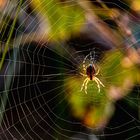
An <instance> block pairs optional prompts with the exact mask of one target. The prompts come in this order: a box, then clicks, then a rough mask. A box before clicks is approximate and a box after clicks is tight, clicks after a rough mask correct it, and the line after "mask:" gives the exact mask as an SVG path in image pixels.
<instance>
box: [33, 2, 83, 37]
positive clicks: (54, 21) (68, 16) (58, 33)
mask: <svg viewBox="0 0 140 140" xmlns="http://www.w3.org/2000/svg"><path fill="white" fill-rule="evenodd" d="M32 5H33V7H34V10H36V11H37V13H41V15H42V17H43V18H44V19H46V22H48V28H49V29H50V30H49V33H48V36H49V37H48V40H57V39H67V38H69V37H70V36H71V35H72V34H75V33H78V32H79V31H80V29H81V26H83V24H84V20H85V18H84V12H83V10H82V9H81V7H80V6H79V5H78V4H77V2H76V1H69V2H64V3H60V2H59V1H58V0H51V1H50V0H33V1H32ZM47 30H48V29H47ZM44 35H45V34H44Z"/></svg>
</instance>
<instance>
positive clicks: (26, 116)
mask: <svg viewBox="0 0 140 140" xmlns="http://www.w3.org/2000/svg"><path fill="white" fill-rule="evenodd" d="M11 4H12V3H10V1H8V2H7V5H6V6H5V12H7V11H6V8H7V7H8V6H9V5H11ZM28 4H29V2H28V1H26V2H24V4H23V5H22V6H21V11H20V13H21V14H23V15H24V16H25V17H26V18H25V19H28V20H27V21H28V22H29V23H28V24H27V25H26V27H24V30H23V31H22V30H21V27H22V26H24V22H25V19H24V20H23V19H22V18H21V19H20V20H22V21H21V24H20V26H19V27H17V28H16V29H15V32H16V33H15V38H18V40H16V39H15V40H14V42H13V43H12V44H10V46H14V48H13V49H9V51H8V53H7V54H6V58H5V61H4V68H3V71H1V74H0V79H1V81H2V83H1V118H2V121H1V127H0V138H1V139H7V140H8V139H17V140H20V139H25V140H28V139H29V140H30V139H38V140H40V139H44V140H45V139H50V140H51V139H60V140H61V139H64V140H65V139H70V140H72V139H85V140H86V139H112V138H115V137H118V138H126V139H138V138H139V134H140V133H139V130H140V127H139V118H138V112H137V111H135V109H132V108H131V104H134V106H135V107H136V108H139V86H138V85H136V86H135V87H134V89H133V91H134V94H132V95H130V96H126V98H125V99H124V100H119V101H117V102H116V104H115V105H116V111H115V113H114V115H113V117H112V118H111V120H110V122H109V124H108V125H107V126H105V128H104V129H103V130H100V131H99V132H98V128H92V127H88V126H86V125H85V124H84V123H83V122H82V121H81V120H79V119H78V118H76V117H74V115H73V114H72V111H71V105H70V103H69V102H68V97H69V96H68V94H67V90H66V89H65V84H66V83H65V81H66V80H69V78H72V79H74V78H76V77H77V76H78V77H82V76H81V75H80V73H79V69H80V67H81V65H82V63H83V60H84V58H85V57H86V56H87V55H88V54H90V53H91V52H92V58H93V61H94V62H97V63H98V62H100V59H102V63H103V65H104V67H105V68H106V67H108V64H107V63H106V61H104V60H105V59H104V58H102V55H104V53H105V52H104V51H100V50H101V49H102V48H100V49H98V45H97V44H96V43H95V42H94V41H93V42H92V41H91V42H89V43H86V45H85V43H83V45H81V44H78V43H75V42H69V43H68V44H67V43H66V44H63V43H61V42H57V43H56V44H55V45H54V44H51V43H42V42H41V41H40V42H29V43H27V42H28V41H27V42H26V40H28V38H29V37H30V35H31V34H33V33H35V34H37V33H38V31H37V29H38V28H39V27H40V22H39V21H38V17H37V15H33V14H31V13H30V14H29V13H28V12H27V7H28ZM11 7H12V6H11ZM13 8H15V7H14V6H13ZM44 8H45V7H44ZM50 8H51V7H50ZM52 15H53V13H52ZM11 16H12V15H11ZM2 18H3V17H2ZM8 26H10V25H8ZM25 34H26V37H25V39H24V42H23V40H22V38H23V36H24V35H25ZM19 35H20V37H19ZM127 39H128V40H129V38H127ZM2 43H4V42H2ZM121 43H122V42H121ZM121 43H120V44H121ZM131 45H132V44H131ZM71 46H73V48H71ZM79 46H80V47H79ZM59 47H61V50H59V49H58V48H59ZM89 57H90V55H89ZM109 58H110V57H108V59H109ZM89 59H90V58H88V59H86V60H87V61H88V60H89ZM87 63H88V62H87ZM114 64H115V67H114V69H113V70H112V71H115V70H118V69H119V67H118V66H119V64H116V62H114ZM110 76H111V77H112V78H115V76H116V75H111V74H110ZM117 76H118V77H119V76H121V70H120V72H119V73H118V75H117ZM103 78H106V77H103ZM109 82H110V81H108V82H107V85H109ZM5 83H6V84H5ZM79 88H80V87H79ZM106 88H107V87H106ZM127 90H131V89H129V88H128V89H127ZM5 96H6V97H5ZM77 97H79V98H81V99H82V100H83V99H84V100H85V102H86V101H88V98H87V97H86V95H85V94H83V93H81V94H78V95H77ZM91 98H92V96H91ZM126 101H127V102H128V104H126ZM128 134H129V135H128ZM126 135H127V136H126Z"/></svg>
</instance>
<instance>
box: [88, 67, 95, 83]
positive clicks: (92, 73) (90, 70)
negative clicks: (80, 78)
mask: <svg viewBox="0 0 140 140" xmlns="http://www.w3.org/2000/svg"><path fill="white" fill-rule="evenodd" d="M95 73H96V71H95V68H94V66H93V65H89V66H88V67H87V69H86V74H87V76H88V77H89V79H90V80H93V78H94V76H95Z"/></svg>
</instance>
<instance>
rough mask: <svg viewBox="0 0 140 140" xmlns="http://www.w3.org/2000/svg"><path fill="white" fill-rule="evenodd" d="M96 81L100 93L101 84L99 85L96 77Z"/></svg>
mask: <svg viewBox="0 0 140 140" xmlns="http://www.w3.org/2000/svg"><path fill="white" fill-rule="evenodd" d="M94 81H95V82H96V83H97V87H98V92H100V84H99V81H98V80H97V79H96V77H95V79H94Z"/></svg>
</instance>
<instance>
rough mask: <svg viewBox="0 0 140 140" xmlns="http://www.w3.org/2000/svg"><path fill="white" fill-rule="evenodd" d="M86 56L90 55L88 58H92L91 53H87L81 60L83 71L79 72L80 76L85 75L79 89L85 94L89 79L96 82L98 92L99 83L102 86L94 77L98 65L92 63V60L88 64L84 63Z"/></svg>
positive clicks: (96, 73)
mask: <svg viewBox="0 0 140 140" xmlns="http://www.w3.org/2000/svg"><path fill="white" fill-rule="evenodd" d="M88 56H90V59H91V60H93V58H92V56H91V53H90V54H88V55H87V56H86V57H85V59H84V61H83V71H84V73H80V74H81V75H82V76H84V77H86V79H85V80H84V82H83V84H82V86H81V91H82V90H83V89H84V91H85V93H86V94H87V84H88V82H89V81H95V82H96V84H97V87H98V92H100V85H102V86H103V87H104V84H103V83H102V82H101V81H100V80H99V79H98V78H97V77H96V76H97V75H98V74H99V72H100V70H99V68H98V67H95V64H94V63H93V61H91V62H90V64H88V65H87V66H86V65H85V61H86V59H87V58H88Z"/></svg>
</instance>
